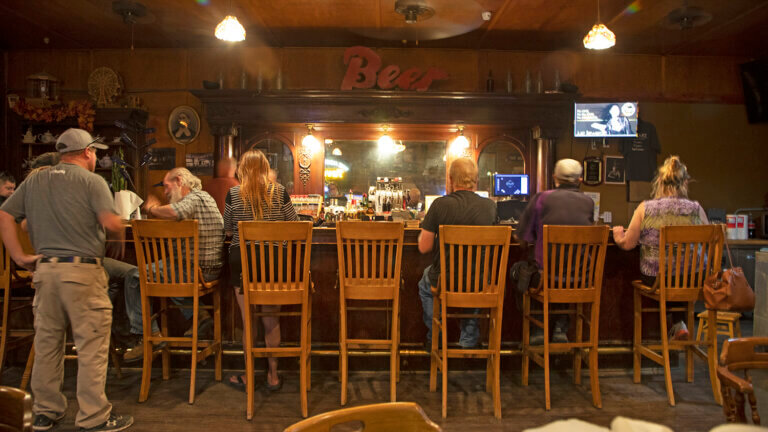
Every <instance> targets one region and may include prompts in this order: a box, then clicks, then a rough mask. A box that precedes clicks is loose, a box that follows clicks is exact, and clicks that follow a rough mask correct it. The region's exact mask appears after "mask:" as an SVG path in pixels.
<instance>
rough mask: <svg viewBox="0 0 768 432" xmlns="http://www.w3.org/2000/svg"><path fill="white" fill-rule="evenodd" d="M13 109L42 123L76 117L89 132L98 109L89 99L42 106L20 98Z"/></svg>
mask: <svg viewBox="0 0 768 432" xmlns="http://www.w3.org/2000/svg"><path fill="white" fill-rule="evenodd" d="M13 111H14V112H15V113H16V114H18V115H20V116H22V117H24V118H25V119H27V120H32V121H36V122H42V123H59V122H61V121H62V120H64V119H65V118H67V117H76V118H77V125H78V126H80V128H81V129H85V130H87V131H89V132H91V131H93V120H94V119H95V118H96V110H95V109H94V108H93V104H92V103H90V102H89V101H71V102H69V103H66V104H58V105H51V106H49V107H42V106H35V105H33V104H31V103H28V102H27V101H26V100H24V98H20V99H19V101H18V102H17V103H16V105H14V106H13Z"/></svg>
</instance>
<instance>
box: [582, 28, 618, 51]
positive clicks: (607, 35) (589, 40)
mask: <svg viewBox="0 0 768 432" xmlns="http://www.w3.org/2000/svg"><path fill="white" fill-rule="evenodd" d="M614 45H616V35H615V34H613V32H612V31H610V30H609V29H608V27H606V26H605V24H595V25H594V26H592V30H590V31H589V33H587V35H586V36H584V48H588V49H593V50H603V49H607V48H610V47H612V46H614Z"/></svg>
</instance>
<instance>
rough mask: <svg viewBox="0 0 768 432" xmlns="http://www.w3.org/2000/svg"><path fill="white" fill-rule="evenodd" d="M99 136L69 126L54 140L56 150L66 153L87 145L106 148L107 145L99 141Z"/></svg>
mask: <svg viewBox="0 0 768 432" xmlns="http://www.w3.org/2000/svg"><path fill="white" fill-rule="evenodd" d="M100 140H101V138H94V137H93V136H91V134H90V133H88V131H85V130H82V129H77V128H69V129H67V130H65V131H64V133H63V134H61V136H60V137H59V139H57V140H56V150H57V151H58V152H59V153H68V152H73V151H77V150H84V149H85V148H87V147H95V148H97V149H101V150H106V149H108V148H109V147H108V146H106V145H104V144H102V143H101V141H100Z"/></svg>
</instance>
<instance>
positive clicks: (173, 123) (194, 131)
mask: <svg viewBox="0 0 768 432" xmlns="http://www.w3.org/2000/svg"><path fill="white" fill-rule="evenodd" d="M168 134H169V135H170V136H171V139H173V141H174V142H176V144H181V145H186V144H189V143H191V142H192V141H194V140H196V139H197V137H198V136H199V135H200V116H199V115H198V114H197V111H195V109H194V108H192V107H191V106H187V105H180V106H177V107H176V108H174V109H173V111H171V115H169V116H168Z"/></svg>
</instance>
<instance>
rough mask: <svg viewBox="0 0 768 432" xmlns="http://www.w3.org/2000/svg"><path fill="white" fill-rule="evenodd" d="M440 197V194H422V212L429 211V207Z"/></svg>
mask: <svg viewBox="0 0 768 432" xmlns="http://www.w3.org/2000/svg"><path fill="white" fill-rule="evenodd" d="M438 198H440V195H424V212H428V211H429V207H430V206H432V203H433V202H435V200H436V199H438Z"/></svg>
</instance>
